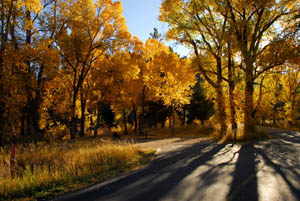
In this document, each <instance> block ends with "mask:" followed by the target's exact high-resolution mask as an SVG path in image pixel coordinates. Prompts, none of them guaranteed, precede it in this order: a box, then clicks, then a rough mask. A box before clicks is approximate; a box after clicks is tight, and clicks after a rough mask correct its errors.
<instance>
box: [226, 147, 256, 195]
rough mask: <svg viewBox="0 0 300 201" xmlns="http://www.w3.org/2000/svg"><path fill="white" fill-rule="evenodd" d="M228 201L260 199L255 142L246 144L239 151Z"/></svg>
mask: <svg viewBox="0 0 300 201" xmlns="http://www.w3.org/2000/svg"><path fill="white" fill-rule="evenodd" d="M238 153H239V157H238V161H237V162H236V166H235V171H234V174H233V180H232V183H231V187H230V191H229V193H228V195H227V200H228V201H241V200H251V201H258V187H257V176H256V173H257V170H256V163H255V150H254V146H253V144H244V145H242V146H241V148H240V150H239V151H238Z"/></svg>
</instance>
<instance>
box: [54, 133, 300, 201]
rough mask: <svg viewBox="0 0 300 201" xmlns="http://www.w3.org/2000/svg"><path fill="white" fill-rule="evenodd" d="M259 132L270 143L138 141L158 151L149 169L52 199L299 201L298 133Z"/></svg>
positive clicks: (145, 168) (204, 140)
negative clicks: (265, 133) (264, 134)
mask: <svg viewBox="0 0 300 201" xmlns="http://www.w3.org/2000/svg"><path fill="white" fill-rule="evenodd" d="M260 129H262V130H264V132H268V133H269V134H271V135H273V139H269V140H264V141H259V142H251V143H244V144H230V143H218V142H213V141H211V140H208V139H196V138H190V139H189V138H179V137H176V138H170V139H168V138H166V139H148V140H144V141H142V140H140V141H139V142H137V143H136V145H134V146H140V147H144V148H152V149H153V148H154V149H156V150H157V151H156V154H157V157H156V159H155V160H154V161H153V162H152V163H151V164H150V165H148V166H146V167H144V168H142V169H139V170H136V171H134V172H132V173H129V174H126V175H123V176H121V177H118V178H115V179H113V180H110V181H107V182H104V183H100V184H97V185H94V186H91V187H89V188H85V189H82V190H79V191H76V192H74V193H67V194H64V195H61V196H59V197H56V198H54V199H51V200H56V201H58V200H94V201H96V200H106V201H110V200H114V201H118V200H122V201H127V200H128V201H129V200H130V201H135V200H136V201H140V200H143V201H147V200H149V201H154V200H155V201H157V200H164V201H168V200H170V201H171V200H181V201H185V200H192V201H193V200H195V201H196V200H202V201H209V200H218V201H229V200H230V201H233V200H234V201H237V200H239V201H240V200H254V201H258V200H259V201H273V200H274V201H275V200H291V201H296V200H300V182H299V181H300V133H298V132H295V131H290V130H283V129H275V128H260Z"/></svg>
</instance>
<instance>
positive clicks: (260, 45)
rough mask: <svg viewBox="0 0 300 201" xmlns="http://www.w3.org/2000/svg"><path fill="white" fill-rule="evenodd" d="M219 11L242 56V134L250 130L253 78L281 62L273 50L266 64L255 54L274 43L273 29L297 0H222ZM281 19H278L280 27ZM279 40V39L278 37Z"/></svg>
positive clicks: (296, 8) (289, 12)
mask: <svg viewBox="0 0 300 201" xmlns="http://www.w3.org/2000/svg"><path fill="white" fill-rule="evenodd" d="M223 4H224V5H223V6H224V7H225V9H223V10H221V9H220V10H221V13H222V14H223V15H224V16H226V17H228V19H229V22H230V24H231V27H232V33H233V34H234V35H235V37H236V40H237V44H238V47H239V50H240V52H241V56H242V58H243V63H244V67H243V68H242V69H243V71H244V79H245V85H246V86H245V101H244V102H245V105H244V124H245V134H249V135H251V134H250V133H252V132H253V131H254V124H255V122H254V110H253V108H254V107H253V91H254V88H253V87H254V81H255V80H256V79H257V78H258V77H259V76H260V75H261V74H262V73H264V72H265V71H268V70H270V69H271V68H273V67H275V66H278V65H280V64H282V63H283V62H284V60H285V59H284V58H282V57H281V56H280V55H279V54H276V53H280V51H274V54H276V55H274V56H275V59H274V60H273V61H272V62H270V64H269V65H266V66H259V65H256V61H257V58H258V57H259V56H260V55H262V54H264V52H265V51H266V50H267V49H268V48H269V47H270V46H273V45H274V43H275V44H276V43H277V44H278V40H277V39H278V34H276V33H275V32H274V28H275V26H277V27H279V26H280V25H279V22H283V21H282V20H284V19H288V18H289V17H291V16H292V15H293V13H295V12H296V11H297V10H298V9H299V3H298V2H297V1H275V0H274V1H251V2H249V1H246V0H245V1H233V0H226V1H225V2H224V3H223ZM284 25H285V23H281V26H283V27H282V28H284ZM279 40H281V39H279Z"/></svg>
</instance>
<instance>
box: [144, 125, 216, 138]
mask: <svg viewBox="0 0 300 201" xmlns="http://www.w3.org/2000/svg"><path fill="white" fill-rule="evenodd" d="M147 132H148V133H149V134H150V135H149V138H151V137H154V138H157V137H159V138H169V137H194V138H197V137H209V135H211V133H213V132H214V129H213V128H209V127H201V126H198V125H186V126H180V127H175V135H174V136H171V130H170V128H160V129H148V130H147Z"/></svg>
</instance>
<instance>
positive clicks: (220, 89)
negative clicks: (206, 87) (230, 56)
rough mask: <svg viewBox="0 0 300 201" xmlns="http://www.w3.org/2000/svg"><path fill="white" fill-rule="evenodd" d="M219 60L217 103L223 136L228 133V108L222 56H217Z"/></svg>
mask: <svg viewBox="0 0 300 201" xmlns="http://www.w3.org/2000/svg"><path fill="white" fill-rule="evenodd" d="M216 62H217V86H216V92H217V104H218V117H219V122H220V126H221V130H220V134H221V136H223V135H225V134H226V131H227V125H226V109H225V103H224V102H225V101H224V100H225V97H224V94H223V87H222V79H223V78H222V60H221V58H220V57H216Z"/></svg>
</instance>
